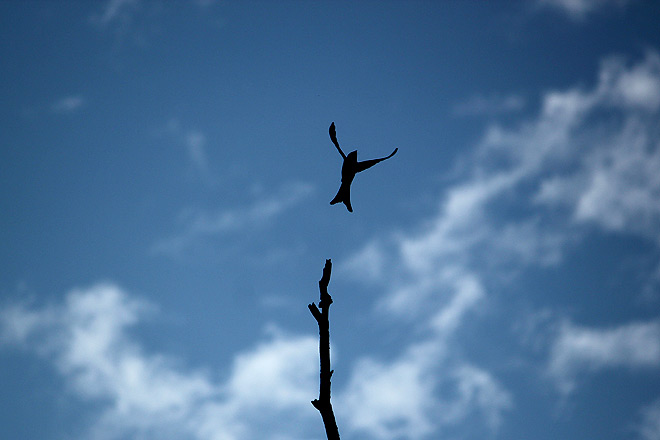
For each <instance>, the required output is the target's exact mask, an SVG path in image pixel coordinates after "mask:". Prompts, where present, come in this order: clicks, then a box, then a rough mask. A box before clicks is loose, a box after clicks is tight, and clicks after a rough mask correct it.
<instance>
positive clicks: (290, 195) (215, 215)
mask: <svg viewBox="0 0 660 440" xmlns="http://www.w3.org/2000/svg"><path fill="white" fill-rule="evenodd" d="M312 192H313V187H312V186H311V185H309V184H306V183H300V182H298V183H287V184H283V185H282V186H281V187H280V188H279V189H278V190H277V191H276V192H275V193H274V194H272V195H269V196H260V197H259V198H257V199H255V200H254V201H252V202H251V203H250V204H249V205H247V206H243V207H237V208H234V209H221V210H217V211H212V212H209V211H205V210H193V211H190V210H188V211H186V212H184V214H183V216H182V217H183V221H184V223H185V226H184V228H183V231H182V232H180V233H179V234H177V235H175V236H173V237H170V238H168V239H165V240H161V241H159V242H157V243H156V244H155V245H154V247H153V251H154V252H157V253H165V254H173V255H176V254H178V253H180V252H181V251H182V250H184V249H185V248H186V247H187V246H190V245H191V244H193V243H194V242H196V240H199V239H201V238H204V237H209V236H221V235H223V234H227V233H229V232H237V231H245V230H251V229H254V228H262V227H265V226H267V225H268V224H269V223H271V222H273V221H275V219H276V218H277V217H279V216H281V215H283V214H284V212H285V211H286V210H287V209H289V208H291V207H292V206H294V205H296V204H298V203H300V202H301V201H302V200H304V199H305V198H307V197H309V195H310V194H311V193H312Z"/></svg>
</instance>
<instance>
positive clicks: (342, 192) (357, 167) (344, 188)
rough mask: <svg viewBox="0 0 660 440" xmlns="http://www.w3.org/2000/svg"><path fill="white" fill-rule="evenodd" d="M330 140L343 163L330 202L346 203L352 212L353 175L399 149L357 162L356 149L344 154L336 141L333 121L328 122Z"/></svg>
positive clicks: (332, 203)
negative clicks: (339, 181)
mask: <svg viewBox="0 0 660 440" xmlns="http://www.w3.org/2000/svg"><path fill="white" fill-rule="evenodd" d="M330 140H332V143H333V144H335V147H337V150H338V151H339V154H341V157H343V158H344V163H343V164H342V166H341V186H340V187H339V191H337V195H336V196H335V198H334V199H332V201H331V202H330V204H331V205H334V204H336V203H339V202H342V203H343V204H344V205H346V209H348V211H349V212H353V207H352V206H351V183H353V179H354V178H355V175H356V174H357V173H359V172H360V171H364V170H366V169H368V168H371V167H372V166H374V165H376V164H377V163H378V162H382V161H384V160H385V159H389V158H390V157H392V156H394V155H395V154H396V152H397V151H398V150H399V149H398V148H395V149H394V151H393V152H392V154H390V155H389V156H387V157H381V158H380V159H371V160H363V161H362V162H358V160H357V150H355V151H351V152H350V153H348V156H347V155H345V154H344V152H343V151H342V150H341V147H340V146H339V142H337V132H336V131H335V123H334V122H333V123H332V124H330Z"/></svg>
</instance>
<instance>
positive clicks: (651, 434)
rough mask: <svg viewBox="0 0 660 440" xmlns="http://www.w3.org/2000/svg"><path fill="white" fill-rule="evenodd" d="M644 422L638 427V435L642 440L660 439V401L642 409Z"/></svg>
mask: <svg viewBox="0 0 660 440" xmlns="http://www.w3.org/2000/svg"><path fill="white" fill-rule="evenodd" d="M641 416H642V420H641V423H639V425H638V426H637V429H636V430H637V433H638V434H639V438H640V439H641V440H659V439H660V399H657V400H656V401H655V402H653V403H651V404H650V405H648V406H646V407H644V408H642V411H641Z"/></svg>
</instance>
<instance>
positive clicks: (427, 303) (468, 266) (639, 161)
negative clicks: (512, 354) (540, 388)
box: [345, 52, 660, 436]
mask: <svg viewBox="0 0 660 440" xmlns="http://www.w3.org/2000/svg"><path fill="white" fill-rule="evenodd" d="M657 65H658V55H657V54H656V53H655V52H648V53H647V55H646V56H645V57H644V58H643V59H642V60H641V61H639V62H638V63H636V64H633V65H630V64H628V63H627V62H626V61H625V60H622V59H620V58H610V59H607V60H605V61H604V62H603V64H602V66H601V69H600V72H599V75H598V77H597V80H596V84H595V85H594V86H593V87H592V88H590V89H584V88H572V89H568V90H565V91H556V90H552V91H547V92H546V93H545V94H543V96H542V104H541V108H540V110H539V112H538V114H537V115H535V116H533V117H530V118H527V119H526V120H523V121H522V122H520V123H518V124H516V125H514V126H513V127H504V126H502V125H500V124H492V125H491V126H490V127H489V128H488V129H487V130H486V132H485V134H484V136H483V138H482V139H481V141H480V142H479V144H478V145H477V147H476V150H475V152H474V153H473V154H472V155H471V156H470V161H469V162H466V164H467V165H466V166H465V169H464V171H463V173H464V174H463V175H462V176H459V177H458V178H457V179H456V183H454V184H453V185H452V186H450V187H449V188H447V189H446V191H445V192H444V194H443V196H442V197H441V199H440V203H439V208H438V211H437V213H436V214H435V215H434V216H432V217H431V218H429V219H426V220H425V221H424V222H422V223H421V225H420V227H418V228H416V229H413V230H412V231H397V232H395V233H393V234H392V235H391V236H390V237H384V238H383V237H381V238H378V239H373V240H371V241H370V242H368V243H367V244H366V245H365V247H364V248H363V249H361V250H358V251H357V252H356V253H355V254H354V255H353V257H352V258H350V259H349V261H350V264H351V266H352V267H350V268H345V269H347V270H346V273H360V274H364V273H367V274H370V276H368V277H366V278H363V281H365V280H366V281H367V282H370V283H376V284H378V285H379V286H380V287H381V288H382V289H384V292H385V293H384V295H383V297H382V298H380V299H379V301H378V303H377V304H379V305H378V306H377V308H378V309H379V310H381V311H386V312H387V313H389V314H390V315H391V317H395V318H397V319H403V320H408V321H412V320H414V321H415V322H417V323H420V324H419V325H420V326H422V327H423V328H425V329H426V331H427V332H428V334H429V335H430V336H429V340H432V341H434V343H435V344H437V345H440V346H445V345H446V344H451V341H452V340H453V338H455V336H456V334H457V333H458V331H459V330H460V329H461V328H463V327H464V326H466V325H468V323H469V322H470V321H471V320H472V319H474V317H475V316H477V315H476V312H477V311H478V310H479V308H480V306H482V305H484V304H485V303H486V302H487V301H489V300H493V298H492V297H493V295H495V294H496V292H494V291H492V290H490V289H489V288H488V285H487V284H486V283H485V281H484V280H487V279H490V280H493V279H498V278H499V279H502V278H503V279H504V280H505V281H506V279H507V277H509V276H514V275H515V273H516V271H520V270H522V269H524V268H526V267H530V266H534V265H557V264H561V261H562V257H563V254H564V253H565V252H566V251H567V250H568V249H570V247H569V245H570V244H572V243H575V242H576V241H577V240H579V239H580V237H581V236H582V234H584V232H585V227H586V229H587V230H588V229H589V228H590V227H595V228H598V229H599V230H600V231H602V232H604V233H607V232H609V231H611V230H613V229H614V230H616V231H618V232H619V233H625V234H631V235H634V236H637V237H645V238H649V239H652V240H656V238H657V236H658V233H659V232H660V211H658V207H659V206H660V186H658V184H659V180H658V179H659V178H658V176H659V175H660V174H659V173H658V172H657V170H658V169H660V163H659V162H658V158H657V157H658V156H659V155H660V152H659V149H660V130H658V128H657V116H658V108H659V106H660V104H659V103H660V87H658V86H657V85H656V84H657V83H658V81H660V69H658V67H657ZM654 171H655V172H654ZM600 175H602V177H599V176H600ZM597 182H604V183H605V184H607V187H606V188H605V189H604V190H597V189H598V185H596V183H597ZM601 184H602V183H601ZM594 185H595V186H594ZM557 206H561V207H563V209H557ZM502 212H506V213H507V215H506V216H503V215H502V214H501V213H502ZM654 237H656V238H654ZM384 266H386V267H390V268H393V269H392V270H388V271H384V270H382V268H383V267H384ZM508 273H511V275H507V274H508ZM495 300H496V298H495ZM420 305H421V306H420ZM509 312H510V313H515V311H509ZM657 331H658V327H657V324H655V323H653V324H644V323H642V324H639V323H638V324H630V325H623V326H621V327H619V328H616V329H613V330H607V331H602V332H601V331H597V330H589V329H584V328H580V327H576V326H566V327H564V330H563V333H561V336H560V337H559V339H558V340H557V341H556V342H555V344H554V345H553V355H552V360H551V365H552V367H549V370H550V371H553V373H552V374H553V377H555V378H556V379H557V381H558V383H561V384H562V385H561V386H562V387H564V389H570V388H571V387H572V386H573V384H574V378H575V375H576V374H578V373H586V372H593V371H595V370H597V369H599V368H601V367H603V368H604V367H605V366H607V365H615V364H617V363H619V362H620V363H622V365H626V366H633V365H649V366H651V365H653V366H657V363H658V362H659V361H660V346H658V342H657V341H658V340H660V338H658V334H657ZM580 344H585V349H584V350H580V349H579V346H580ZM643 347H645V348H644V349H643ZM655 347H658V350H657V353H656V348H655ZM402 356H403V357H402V358H401V359H407V357H406V356H405V355H402ZM624 357H627V360H624ZM452 360H453V362H456V363H458V364H461V363H467V364H468V365H470V363H469V362H468V361H466V360H462V359H456V358H454V359H452ZM436 361H437V363H436V364H435V368H436V371H437V369H440V368H442V367H441V365H443V362H444V361H440V358H436ZM397 362H398V361H397ZM397 362H393V363H390V364H385V365H383V366H381V367H380V368H382V369H383V371H387V370H388V368H393V369H395V371H399V370H397V369H396V365H397ZM626 362H628V363H627V364H626ZM470 367H472V368H475V369H476V370H472V371H482V372H483V374H484V375H485V376H483V377H488V378H489V380H488V381H486V380H483V381H479V380H475V381H476V382H477V383H486V382H489V383H492V384H493V386H492V387H487V388H489V389H496V390H498V392H494V395H495V396H497V397H493V398H492V399H487V400H488V401H489V402H491V403H492V406H491V407H490V408H491V411H493V414H498V415H501V414H502V412H503V411H505V410H506V408H508V407H509V406H510V405H512V404H513V401H512V399H511V397H510V396H509V395H508V393H507V390H505V389H504V388H503V387H502V386H501V385H499V384H498V381H497V379H496V378H495V377H494V375H492V373H489V372H488V371H483V369H482V368H480V367H479V366H473V365H470ZM411 370H412V371H416V373H415V374H412V373H407V374H408V377H422V376H423V375H421V373H420V371H422V372H423V371H426V370H425V367H424V366H420V365H416V366H415V368H414V369H413V368H411ZM420 375H421V376H420ZM416 380H417V379H416ZM402 382H403V383H405V381H403V379H402ZM422 383H423V382H422ZM415 386H416V385H413V384H411V385H410V387H409V388H410V389H411V390H413V391H411V392H414V390H415V389H416V388H415ZM507 396H508V397H507ZM439 398H440V399H442V396H440V397H439ZM477 400H478V399H477ZM477 400H472V401H469V402H470V403H468V404H466V405H467V407H469V408H471V409H472V410H474V409H475V408H476V407H475V405H476V401H477ZM422 401H424V399H422ZM420 413H421V414H424V411H421V412H420ZM482 414H485V413H484V412H482ZM484 417H485V416H484ZM498 417H499V416H498ZM495 419H497V417H494V416H488V417H485V418H484V421H485V420H495ZM410 420H411V419H410ZM410 423H412V421H411V422H410ZM415 423H417V425H418V426H421V427H424V426H425V425H424V423H419V421H416V422H415ZM491 425H492V426H495V425H497V423H491ZM373 429H374V430H376V429H377V428H375V427H374V428H373ZM374 432H377V431H374ZM390 434H392V436H394V434H393V432H391V433H390ZM383 436H385V435H383Z"/></svg>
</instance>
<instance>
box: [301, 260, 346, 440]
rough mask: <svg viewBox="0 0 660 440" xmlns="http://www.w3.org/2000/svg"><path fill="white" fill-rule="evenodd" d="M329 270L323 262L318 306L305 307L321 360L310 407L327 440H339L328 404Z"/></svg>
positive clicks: (329, 266)
mask: <svg viewBox="0 0 660 440" xmlns="http://www.w3.org/2000/svg"><path fill="white" fill-rule="evenodd" d="M331 270H332V262H331V261H330V260H325V267H324V268H323V276H322V277H321V280H320V281H319V291H320V293H321V298H320V300H319V306H318V307H317V306H316V304H314V303H311V304H309V305H308V306H307V307H309V311H310V312H312V316H314V319H316V322H317V323H318V324H319V357H320V358H321V374H320V376H321V378H320V385H319V398H318V399H314V400H312V405H314V408H316V409H318V410H319V412H320V413H321V418H322V419H323V424H324V425H325V433H326V435H327V436H328V440H339V429H338V428H337V422H336V421H335V413H334V412H333V411H332V404H331V403H330V378H331V377H332V373H333V372H334V371H333V370H331V369H330V321H329V320H328V310H329V309H330V304H332V298H331V297H330V294H329V293H328V284H329V283H330V271H331ZM319 309H320V310H319Z"/></svg>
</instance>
